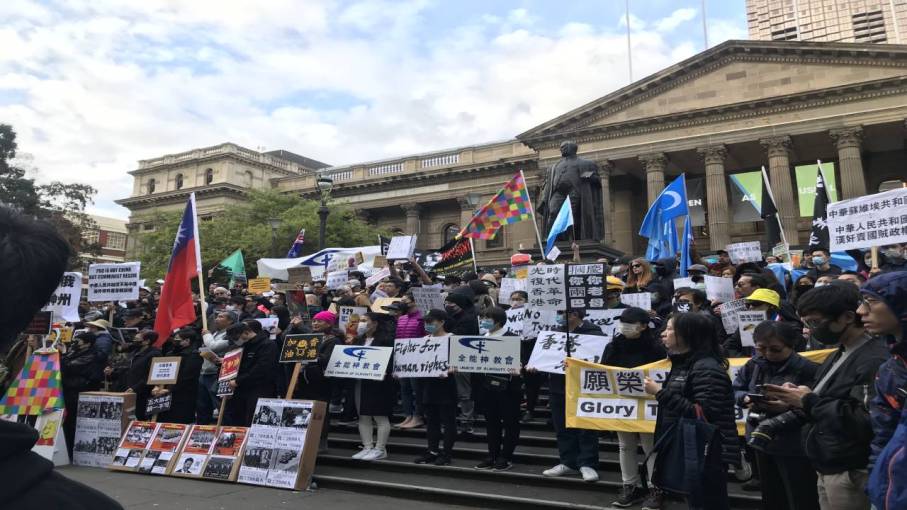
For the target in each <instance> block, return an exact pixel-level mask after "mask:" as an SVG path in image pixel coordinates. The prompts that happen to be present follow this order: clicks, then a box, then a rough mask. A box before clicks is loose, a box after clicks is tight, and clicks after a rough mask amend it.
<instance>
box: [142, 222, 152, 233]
mask: <svg viewBox="0 0 907 510" xmlns="http://www.w3.org/2000/svg"><path fill="white" fill-rule="evenodd" d="M142 230H144V231H146V232H150V231H152V230H154V223H145V224H144V225H142Z"/></svg>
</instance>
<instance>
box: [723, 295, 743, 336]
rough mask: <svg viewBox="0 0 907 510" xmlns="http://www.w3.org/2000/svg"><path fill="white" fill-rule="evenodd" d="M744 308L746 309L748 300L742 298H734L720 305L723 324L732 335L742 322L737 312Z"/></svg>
mask: <svg viewBox="0 0 907 510" xmlns="http://www.w3.org/2000/svg"><path fill="white" fill-rule="evenodd" d="M743 310H746V301H744V300H742V299H732V300H730V301H727V302H725V303H723V304H722V305H721V306H719V307H718V311H719V312H720V313H721V324H722V325H723V326H724V331H725V332H726V333H727V334H729V335H730V334H732V333H734V332H735V331H737V328H738V326H739V324H740V323H739V321H738V319H737V314H738V313H739V312H740V311H743Z"/></svg>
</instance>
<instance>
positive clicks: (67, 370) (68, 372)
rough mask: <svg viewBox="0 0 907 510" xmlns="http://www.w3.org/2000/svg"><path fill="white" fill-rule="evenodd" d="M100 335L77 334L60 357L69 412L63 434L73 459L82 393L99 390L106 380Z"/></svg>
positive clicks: (66, 405)
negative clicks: (73, 446)
mask: <svg viewBox="0 0 907 510" xmlns="http://www.w3.org/2000/svg"><path fill="white" fill-rule="evenodd" d="M96 339H97V336H96V335H95V334H94V333H91V332H85V333H79V334H77V335H76V336H75V337H74V338H73V340H72V342H71V343H70V347H69V349H68V350H67V351H66V353H65V354H63V356H62V357H61V359H60V373H61V382H62V384H63V403H64V405H65V407H66V414H65V416H64V418H63V433H64V435H65V436H66V448H67V449H68V450H69V457H70V459H71V458H72V445H73V444H75V443H73V441H74V440H75V437H76V414H77V413H76V411H77V409H78V407H79V393H81V392H83V391H96V390H98V389H100V388H101V380H102V379H103V367H104V362H103V357H102V355H101V354H100V353H99V352H98V350H97V349H95V346H94V344H95V340H96Z"/></svg>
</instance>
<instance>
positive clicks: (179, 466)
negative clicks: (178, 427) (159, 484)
mask: <svg viewBox="0 0 907 510" xmlns="http://www.w3.org/2000/svg"><path fill="white" fill-rule="evenodd" d="M248 435H249V429H248V427H220V428H218V427H217V426H216V425H194V426H193V427H192V430H191V431H190V432H189V435H188V438H187V439H186V442H185V444H184V446H183V448H182V450H180V452H179V456H178V458H177V460H176V462H175V464H174V468H173V470H172V471H171V473H170V474H171V475H172V476H180V477H187V478H206V479H210V480H217V481H228V482H234V481H236V475H237V474H238V472H239V462H238V459H239V456H240V455H241V454H242V450H243V448H244V447H245V444H246V439H247V438H248Z"/></svg>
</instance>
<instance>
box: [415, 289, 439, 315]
mask: <svg viewBox="0 0 907 510" xmlns="http://www.w3.org/2000/svg"><path fill="white" fill-rule="evenodd" d="M410 292H412V294H413V301H415V302H416V306H418V307H419V310H422V313H428V312H429V310H434V309H438V310H443V309H444V298H443V297H441V285H428V286H425V287H413V288H412V289H410Z"/></svg>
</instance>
